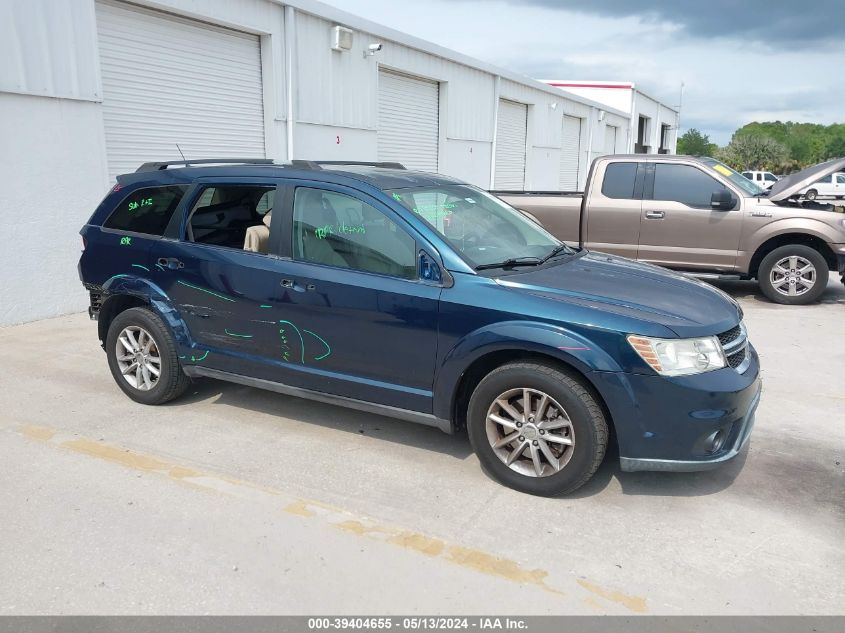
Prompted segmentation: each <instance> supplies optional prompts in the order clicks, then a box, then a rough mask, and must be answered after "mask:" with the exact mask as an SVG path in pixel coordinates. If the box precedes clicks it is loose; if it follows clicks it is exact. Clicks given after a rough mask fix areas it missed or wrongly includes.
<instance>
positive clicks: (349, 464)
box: [0, 277, 845, 615]
mask: <svg viewBox="0 0 845 633" xmlns="http://www.w3.org/2000/svg"><path fill="white" fill-rule="evenodd" d="M721 287H722V288H723V289H725V290H727V291H728V292H730V293H731V294H733V295H734V296H736V297H738V298H739V300H740V302H741V303H742V305H743V307H744V309H745V313H746V322H747V325H748V328H749V332H750V336H751V338H752V341H753V342H754V344H755V346H756V347H757V349H758V351H759V352H760V355H761V357H762V363H763V371H764V395H763V399H762V403H761V406H760V409H759V412H758V418H757V425H756V428H755V430H754V434H753V435H752V440H751V445H750V448H749V450H748V451H747V452H745V453H743V454H742V455H740V457H739V458H738V459H737V460H735V461H734V462H733V463H731V464H729V465H727V466H725V467H724V468H722V469H720V470H716V471H711V472H704V473H688V474H665V473H621V472H620V471H619V468H618V466H617V464H616V463H615V462H614V461H613V460H612V459H608V460H606V461H605V463H604V464H603V465H602V467H601V468H600V470H599V472H598V473H597V475H596V477H595V478H594V480H592V481H591V482H590V483H589V484H587V485H586V486H585V487H584V488H582V489H581V490H579V491H578V492H577V493H576V494H575V495H573V496H570V497H567V498H561V499H541V498H535V497H530V496H527V495H522V494H519V493H517V492H514V491H512V490H509V489H507V488H504V487H502V486H500V485H498V484H496V483H495V482H493V481H491V480H490V479H488V478H487V477H486V476H485V475H484V473H483V472H482V471H481V469H480V468H479V465H478V462H477V460H476V458H475V457H474V455H472V453H471V451H470V447H469V443H468V441H467V439H466V437H465V436H457V437H449V436H446V435H444V434H442V433H440V432H439V431H437V430H434V429H430V428H426V427H421V426H416V425H413V424H409V423H403V422H397V421H394V420H390V419H387V418H380V417H374V416H370V415H366V414H362V413H357V412H354V411H349V410H345V409H340V408H337V407H333V406H329V405H323V404H318V403H313V402H307V401H303V400H298V399H295V398H288V397H284V396H280V395H277V394H273V393H267V392H262V391H258V390H254V389H250V388H246V387H240V386H237V385H229V384H225V383H221V382H217V381H212V380H203V381H201V382H197V383H196V384H195V385H194V387H193V388H192V389H191V390H190V391H189V393H188V394H186V396H184V397H183V398H181V399H180V400H178V401H176V402H174V403H171V404H169V405H166V406H162V407H144V406H142V405H138V404H135V403H133V402H131V401H130V400H128V399H127V398H126V397H125V396H123V394H122V393H121V392H120V391H119V390H118V388H117V387H116V386H115V385H114V383H113V381H112V378H111V375H110V374H109V372H108V368H107V366H106V360H105V355H104V354H103V352H102V350H101V349H100V348H99V345H98V342H97V338H96V328H95V325H94V324H93V323H91V322H89V321H88V319H87V317H85V316H84V315H72V316H68V317H61V318H56V319H50V320H46V321H40V322H36V323H30V324H26V325H21V326H15V327H10V328H4V329H0V367H2V368H3V370H2V373H0V517H2V520H0V543H2V547H0V569H3V571H4V573H3V574H0V614H27V613H39V614H47V613H49V614H84V613H98V614H99V613H109V614H133V613H141V614H170V613H179V614H182V613H184V614H188V613H214V614H222V613H226V614H259V613H261V614H264V613H313V614H327V613H357V614H368V613H369V614H373V613H394V614H400V613H429V614H430V613H464V614H466V613H475V614H489V613H496V614H503V613H513V614H533V613H555V614H558V613H560V614H563V613H579V614H604V613H606V614H670V615H672V614H835V613H843V606H842V605H845V548H843V537H842V535H843V533H845V391H843V389H842V371H843V368H845V335H843V332H842V328H843V316H845V288H843V286H842V285H841V284H840V283H839V282H838V278H836V279H834V278H833V277H831V284H830V287H829V290H828V292H827V293H826V295H825V297H824V299H823V302H822V303H820V304H817V305H813V306H807V307H784V306H776V305H773V304H771V303H768V302H767V301H766V300H765V299H763V298H762V297H761V296H760V295H759V293H757V291H756V286H755V285H754V284H751V283H747V282H735V283H729V284H722V285H721Z"/></svg>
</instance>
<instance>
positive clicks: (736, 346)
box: [718, 323, 748, 372]
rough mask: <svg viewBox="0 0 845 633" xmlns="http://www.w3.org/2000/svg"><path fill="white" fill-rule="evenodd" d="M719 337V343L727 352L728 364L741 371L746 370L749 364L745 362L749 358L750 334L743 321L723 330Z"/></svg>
mask: <svg viewBox="0 0 845 633" xmlns="http://www.w3.org/2000/svg"><path fill="white" fill-rule="evenodd" d="M718 338H719V343H721V344H722V350H723V351H724V352H725V358H726V360H727V361H728V366H729V367H731V368H732V369H735V370H737V371H739V372H744V371H745V369H746V368H747V366H748V364H747V363H745V361H746V360H747V359H748V349H747V348H748V336H747V334H746V333H745V327H744V326H743V325H742V323H740V324H739V325H737V326H736V327H732V328H731V329H730V330H728V331H727V332H722V333H721V334H719V335H718Z"/></svg>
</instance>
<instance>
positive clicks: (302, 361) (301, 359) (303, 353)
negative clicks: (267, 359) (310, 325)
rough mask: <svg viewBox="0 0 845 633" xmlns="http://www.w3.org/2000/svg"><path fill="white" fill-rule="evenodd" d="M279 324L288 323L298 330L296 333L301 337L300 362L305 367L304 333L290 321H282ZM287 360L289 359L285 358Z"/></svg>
mask: <svg viewBox="0 0 845 633" xmlns="http://www.w3.org/2000/svg"><path fill="white" fill-rule="evenodd" d="M279 323H287V324H288V325H290V326H291V327H292V328H293V329H294V330H296V333H297V334H298V335H299V345H300V348H299V349H300V356H301V358H300V361H299V362H300V363H302V364H303V365H304V364H305V340H304V339H303V338H302V332H300V331H299V328H298V327H296V324H295V323H291V322H290V321H285V320H282V321H279ZM285 360H287V358H285Z"/></svg>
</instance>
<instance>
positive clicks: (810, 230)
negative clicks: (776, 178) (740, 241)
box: [738, 217, 845, 270]
mask: <svg viewBox="0 0 845 633" xmlns="http://www.w3.org/2000/svg"><path fill="white" fill-rule="evenodd" d="M789 234H792V235H809V236H811V237H816V238H818V239H820V240H822V241H823V242H825V243H827V244H840V243H842V242H845V231H842V230H841V229H837V228H835V227H833V226H831V225H830V224H828V223H827V222H824V221H822V220H817V219H815V218H808V217H803V218H783V219H781V220H775V221H774V222H770V223H768V224H765V225H763V226H761V227H759V228H758V229H757V230H755V231H754V232H753V233H751V234H750V235H749V236H748V240H747V242H746V243H747V244H749V246H750V248H749V249H748V250H747V251H745V253H744V255H743V257H741V259H740V261H739V262H738V263H739V265H740V268H742V269H743V270H748V268H749V266H750V263H751V259H752V258H753V257H754V254H755V253H756V252H757V251H758V250H759V249H760V247H761V246H762V245H763V244H765V243H766V242H768V241H769V240H770V239H772V238H773V237H778V236H780V235H789Z"/></svg>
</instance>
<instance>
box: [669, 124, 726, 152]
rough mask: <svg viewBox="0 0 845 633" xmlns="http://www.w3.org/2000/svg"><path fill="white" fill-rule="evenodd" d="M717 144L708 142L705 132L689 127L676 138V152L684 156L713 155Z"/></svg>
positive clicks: (717, 147)
mask: <svg viewBox="0 0 845 633" xmlns="http://www.w3.org/2000/svg"><path fill="white" fill-rule="evenodd" d="M718 149H719V146H718V145H716V144H715V143H711V142H710V137H709V136H708V135H707V134H702V133H701V132H699V131H698V130H696V129H695V128H690V129H689V130H687V131H686V132H684V134H683V135H682V136H681V138H679V139H678V154H683V155H686V156H714V155H715V154H716V151H717V150H718Z"/></svg>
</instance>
